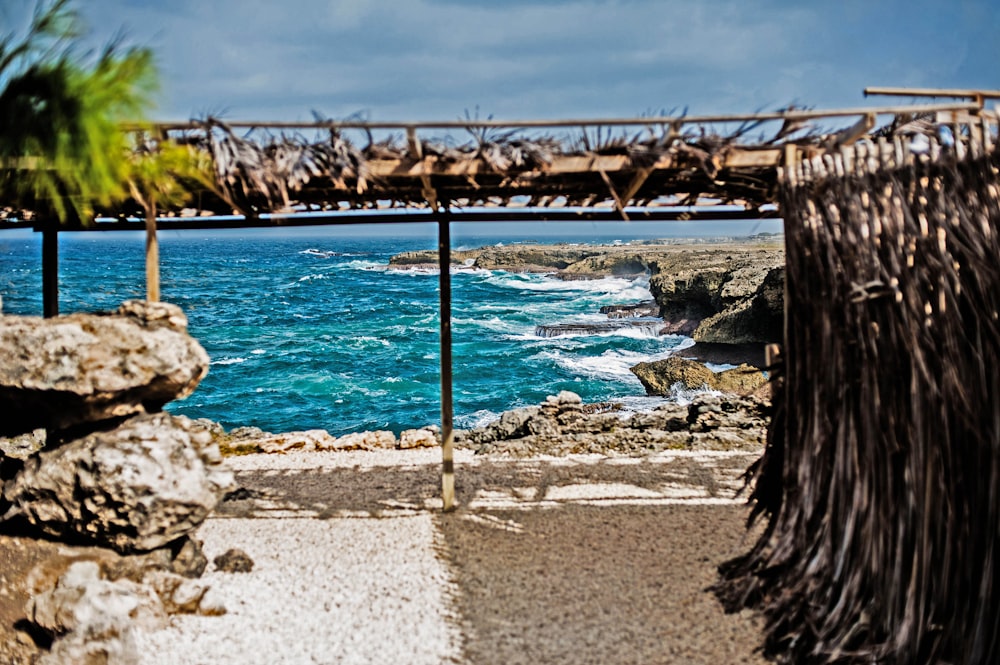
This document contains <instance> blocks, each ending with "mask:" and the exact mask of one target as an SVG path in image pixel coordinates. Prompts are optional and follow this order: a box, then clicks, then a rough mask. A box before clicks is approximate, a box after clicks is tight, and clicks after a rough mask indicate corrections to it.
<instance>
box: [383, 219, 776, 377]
mask: <svg viewBox="0 0 1000 665" xmlns="http://www.w3.org/2000/svg"><path fill="white" fill-rule="evenodd" d="M436 261H437V253H436V252H435V251H424V252H404V253H402V254H398V255H396V256H394V257H392V258H391V259H390V262H389V264H390V267H391V268H395V269H407V268H413V267H417V266H420V267H424V266H428V265H435V264H436ZM452 262H453V263H454V264H455V265H456V266H460V267H463V268H475V269H484V270H505V271H508V272H543V273H547V274H551V275H553V276H555V277H558V278H560V279H600V278H605V277H625V278H640V277H645V278H648V279H649V290H650V293H651V294H652V297H653V299H652V300H651V301H647V302H639V303H620V304H617V305H612V306H607V307H604V308H602V309H601V313H602V314H605V315H606V316H607V317H608V321H607V322H606V323H604V322H602V323H564V322H559V321H553V322H539V325H538V326H537V327H536V330H535V334H536V335H538V336H540V337H556V336H559V335H568V334H586V333H588V332H589V333H592V334H600V333H602V332H607V331H609V330H618V329H621V328H635V329H637V330H642V331H646V332H647V333H652V334H664V335H665V334H678V335H685V336H689V337H691V338H692V339H694V340H695V342H696V344H695V346H694V347H688V348H686V349H684V350H683V351H682V352H679V353H678V354H677V356H678V357H677V358H676V359H673V358H672V359H670V361H669V362H666V361H661V362H656V363H643V364H640V365H637V366H636V367H633V368H632V371H633V373H634V374H636V376H637V377H638V378H639V379H640V381H641V382H642V384H643V386H644V387H645V389H646V391H647V393H648V394H650V395H670V394H671V391H670V389H671V387H672V386H674V385H675V384H680V387H681V388H685V389H697V388H700V387H702V386H704V387H707V388H709V389H717V390H722V391H725V392H736V393H740V394H750V393H756V394H758V395H760V396H765V395H766V392H765V391H764V389H763V386H764V384H765V383H766V378H765V377H764V376H763V374H761V371H760V370H761V369H762V368H763V366H764V346H765V345H766V344H768V343H776V342H780V340H781V339H782V335H783V329H782V328H783V322H784V271H785V267H784V247H783V245H782V244H781V243H780V242H778V241H777V239H776V238H755V239H751V240H747V241H743V242H735V241H726V242H705V241H702V242H693V241H683V242H670V243H667V242H651V243H638V244H628V245H569V244H556V245H536V244H517V245H509V246H503V247H481V248H478V249H472V250H460V251H455V252H453V253H452ZM682 359H683V360H682ZM697 363H712V364H720V365H729V364H732V365H736V366H737V367H736V369H734V370H731V371H730V372H729V373H728V374H725V373H715V372H712V371H710V370H708V369H706V368H705V367H704V366H703V365H702V366H701V368H700V369H699V368H698V367H697V366H696V365H697ZM719 374H722V375H719Z"/></svg>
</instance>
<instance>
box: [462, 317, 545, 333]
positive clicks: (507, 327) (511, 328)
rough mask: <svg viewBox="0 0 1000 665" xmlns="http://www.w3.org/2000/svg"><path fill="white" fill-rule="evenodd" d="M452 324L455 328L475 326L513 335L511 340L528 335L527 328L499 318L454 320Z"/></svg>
mask: <svg viewBox="0 0 1000 665" xmlns="http://www.w3.org/2000/svg"><path fill="white" fill-rule="evenodd" d="M451 322H452V324H453V325H455V326H473V327H476V328H483V329H485V330H489V331H491V332H496V333H506V334H508V335H511V336H512V337H509V338H518V337H520V336H521V334H526V333H525V332H524V330H525V326H524V325H521V324H518V323H514V322H511V321H505V320H503V319H501V318H500V317H499V316H491V317H488V318H478V319H477V318H452V320H451Z"/></svg>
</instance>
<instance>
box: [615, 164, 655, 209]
mask: <svg viewBox="0 0 1000 665" xmlns="http://www.w3.org/2000/svg"><path fill="white" fill-rule="evenodd" d="M652 172H653V167H651V166H647V167H645V168H641V169H639V170H638V171H636V172H635V175H634V176H632V182H630V183H629V184H628V187H627V188H626V189H625V193H624V194H622V201H623V202H624V203H625V205H628V202H629V201H631V200H632V199H633V198H635V195H636V192H638V191H639V189H640V188H641V187H642V185H643V183H645V182H646V180H647V179H648V178H649V174H650V173H652Z"/></svg>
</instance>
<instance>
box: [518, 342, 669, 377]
mask: <svg viewBox="0 0 1000 665" xmlns="http://www.w3.org/2000/svg"><path fill="white" fill-rule="evenodd" d="M671 353H673V348H672V347H671V348H670V349H668V350H664V351H662V352H660V353H642V352H639V351H629V350H625V349H608V350H606V351H604V352H603V353H601V354H600V355H598V356H585V355H584V356H580V355H572V354H566V353H562V352H560V351H559V350H552V351H542V352H540V353H538V354H536V355H535V356H534V358H536V359H538V360H542V361H547V362H553V363H555V364H556V365H558V366H559V367H561V368H563V369H564V370H567V371H569V372H570V373H572V374H575V375H577V376H581V377H584V378H588V379H600V380H605V381H606V380H612V381H628V382H629V383H633V382H638V379H636V378H635V375H633V374H632V371H631V368H632V367H634V366H635V365H638V364H639V363H641V362H651V361H654V360H662V359H664V358H667V357H668V356H670V354H671Z"/></svg>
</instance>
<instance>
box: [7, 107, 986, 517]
mask: <svg viewBox="0 0 1000 665" xmlns="http://www.w3.org/2000/svg"><path fill="white" fill-rule="evenodd" d="M865 92H866V94H895V95H903V94H905V95H909V96H935V97H936V96H941V97H958V98H967V99H970V100H973V101H970V102H953V103H945V104H918V105H908V106H887V107H872V108H852V109H833V110H809V111H801V110H788V111H782V112H775V113H756V114H744V115H705V116H681V117H675V116H662V117H647V118H619V119H572V120H529V121H497V120H478V119H477V120H471V119H470V120H458V121H444V122H422V123H417V122H379V123H369V122H360V121H346V122H345V121H317V122H313V123H291V122H273V121H260V122H257V121H254V122H250V121H239V122H228V123H226V126H227V127H229V128H233V127H240V128H246V129H259V130H323V129H326V130H331V131H342V130H349V129H357V130H363V131H366V132H368V133H369V135H370V134H371V132H373V131H385V130H404V131H405V133H406V141H407V152H406V153H405V155H404V156H403V157H402V158H400V159H396V160H392V159H390V160H382V161H380V162H376V163H373V165H372V169H373V172H374V173H375V175H376V176H380V177H384V178H386V180H388V179H390V178H395V179H396V180H397V181H399V182H407V181H413V182H414V183H416V184H415V186H412V187H411V186H409V185H407V186H405V187H402V188H398V189H397V190H393V191H391V192H388V193H389V194H392V195H393V196H394V197H395V196H399V195H400V194H402V197H401V198H405V199H406V200H405V203H406V204H407V206H413V207H416V208H418V210H416V211H414V210H400V209H399V208H398V207H395V208H394V206H392V205H390V206H388V207H386V206H385V205H383V203H382V200H381V199H379V196H384V195H385V194H386V193H387V191H388V190H379V189H378V188H374V189H373V190H372V191H371V192H369V193H367V194H366V195H364V196H362V192H361V191H360V190H361V183H360V178H359V182H358V183H357V184H356V185H355V183H349V184H350V185H355V186H356V189H357V190H358V191H356V192H353V193H349V192H348V193H347V194H349V200H350V201H352V202H353V203H352V204H351V205H349V206H348V208H346V209H344V208H342V207H341V205H337V204H336V201H328V202H327V204H325V205H324V206H321V209H319V210H316V209H315V207H316V206H315V203H310V204H308V205H306V206H303V207H300V208H299V209H298V210H276V209H272V210H271V211H269V212H263V213H259V211H257V212H255V213H254V214H242V215H240V214H237V215H233V216H227V217H219V216H211V217H201V216H193V217H192V216H189V217H183V216H179V215H180V214H181V213H182V212H183V211H179V210H166V211H164V213H166V214H165V215H164V216H161V217H157V216H156V214H155V212H156V211H155V210H153V211H147V214H146V215H145V216H144V219H140V218H138V216H136V215H134V214H133V213H130V212H128V210H127V209H125V208H123V209H122V210H120V211H118V216H117V217H116V218H111V219H108V218H104V219H98V220H88V223H71V224H69V225H63V226H60V225H58V224H56V223H54V222H52V221H50V220H33V221H24V220H13V221H12V220H10V219H0V230H2V229H4V228H19V227H30V228H33V229H34V230H35V231H38V232H41V234H42V291H43V312H44V315H45V316H55V315H57V314H58V312H59V305H58V256H59V242H58V238H59V233H60V231H68V230H70V231H109V230H139V229H145V230H146V234H147V235H146V277H147V297H148V299H149V300H158V299H159V268H158V263H159V249H158V240H157V226H160V227H161V228H170V229H225V228H264V227H293V226H326V225H344V224H380V223H435V224H436V226H437V232H438V263H439V268H440V278H439V279H440V283H439V286H440V319H441V321H440V344H441V353H440V360H441V438H442V502H443V508H444V509H445V510H451V509H452V508H454V506H455V494H454V453H453V443H454V427H453V400H452V344H451V277H450V266H451V223H453V222H485V221H488V222H505V221H577V222H579V221H619V222H620V221H671V220H698V219H703V220H726V219H731V220H736V219H744V220H747V219H766V218H776V217H778V216H779V211H778V210H777V209H776V206H775V203H776V198H775V197H774V196H773V192H771V193H770V194H768V193H767V191H766V188H765V189H763V190H758V189H754V188H753V187H751V188H750V189H749V190H747V189H746V187H744V185H742V184H737V185H732V189H734V190H736V192H737V193H736V195H735V196H729V193H730V191H729V189H727V188H729V187H730V186H731V183H730V182H729V181H727V180H726V178H727V177H728V178H734V179H735V180H736V181H738V183H742V182H750V181H753V182H754V183H756V182H757V181H761V179H762V178H763V179H764V181H768V179H773V180H775V181H776V180H777V173H778V169H779V168H781V167H786V168H787V167H790V166H794V165H796V164H798V163H799V162H801V161H802V160H806V159H813V158H816V157H822V155H823V154H826V153H829V152H833V151H846V150H847V149H848V148H849V147H850V146H852V145H853V144H855V143H856V142H857V141H859V140H863V141H867V142H869V143H870V144H871V145H872V146H876V144H875V141H874V140H872V137H871V135H870V132H871V131H872V129H873V128H874V127H875V125H876V121H877V118H878V117H880V116H887V115H888V116H893V117H894V118H898V117H900V116H905V117H914V116H917V115H930V116H933V117H934V118H935V121H936V122H937V123H939V124H941V123H944V124H950V125H953V126H954V127H955V128H956V129H959V128H962V131H964V132H965V133H967V134H968V135H969V136H970V139H974V140H978V139H981V138H982V137H983V136H985V137H987V140H989V137H990V135H991V132H992V131H993V130H992V127H993V126H996V124H997V114H996V112H991V111H987V110H986V109H984V100H986V99H997V98H1000V91H982V90H957V91H956V90H912V89H909V90H908V89H898V88H889V89H880V88H869V89H866V91H865ZM851 117H856V118H858V120H857V122H856V123H855V124H854V125H851V126H849V127H847V128H845V129H842V130H840V131H837V132H833V133H830V134H824V135H822V136H816V135H813V136H810V137H806V138H805V139H798V140H792V139H790V138H788V137H790V136H791V135H792V134H793V133H794V131H789V132H788V133H787V134H786V135H785V140H779V139H780V138H782V134H781V132H779V135H778V138H777V139H775V140H773V141H771V142H768V143H765V144H757V145H739V144H730V145H726V146H724V147H725V149H724V150H720V151H718V152H717V153H714V154H710V153H706V155H707V157H708V158H710V160H711V163H710V164H708V165H707V166H705V167H704V168H705V170H706V171H707V172H708V175H709V178H708V179H707V180H706V179H705V178H704V177H702V176H703V175H704V174H697V175H698V177H699V178H700V180H698V182H697V185H698V186H702V185H705V184H706V183H708V186H709V188H710V191H708V192H705V191H700V192H698V191H696V192H689V193H688V198H687V199H679V198H678V196H677V195H676V194H674V193H672V194H671V196H672V197H673V198H670V197H667V198H665V199H664V198H662V197H660V196H659V193H660V192H659V191H649V190H650V187H651V186H652V185H653V184H658V186H663V184H664V183H672V182H676V181H677V180H678V179H680V180H683V179H684V178H687V177H689V176H690V175H691V173H692V171H693V170H695V168H696V167H693V166H692V163H693V162H692V159H691V158H690V154H689V153H690V152H691V151H690V150H688V153H687V154H683V155H679V154H678V152H677V151H672V147H674V146H677V145H679V144H678V143H677V142H678V141H680V140H681V139H680V136H681V130H682V128H683V127H685V126H691V125H695V126H700V127H704V126H705V125H708V124H712V123H722V124H732V123H763V122H781V123H782V131H784V129H785V128H786V127H788V128H792V127H795V126H796V125H797V124H799V123H803V122H807V121H812V120H817V119H824V118H825V119H832V118H851ZM205 127H206V125H205V123H198V122H162V123H154V125H153V130H154V131H153V133H154V134H156V135H158V136H161V137H162V136H169V133H170V132H185V131H194V130H200V129H205ZM615 127H617V128H624V127H645V128H660V129H661V130H662V141H661V142H662V144H663V146H664V150H663V152H662V153H659V155H658V156H657V157H656V158H655V160H654V161H652V162H651V163H637V162H636V161H635V160H634V159H632V158H631V157H630V156H628V155H617V154H606V155H602V154H597V153H592V152H588V153H587V154H585V155H566V156H565V157H560V161H559V163H556V162H555V161H553V163H552V164H549V165H547V166H546V167H545V168H542V169H535V171H532V172H530V173H526V172H525V171H524V170H521V171H518V172H512V173H509V174H497V173H496V172H495V171H496V169H495V168H493V169H491V168H490V167H489V165H488V164H484V163H483V162H484V160H483V159H482V158H480V157H479V156H476V157H473V158H470V159H469V160H466V161H465V162H459V163H447V162H444V161H442V160H440V159H437V158H435V157H433V156H427V155H425V154H424V153H423V150H422V143H421V141H420V140H418V132H421V131H424V132H425V131H427V130H430V129H438V130H440V129H445V130H448V129H466V130H474V129H480V130H485V129H504V130H539V129H550V128H581V129H583V131H584V132H586V131H587V130H588V129H595V128H597V129H601V128H615ZM958 135H960V132H958V131H956V136H958ZM959 142H960V143H961V141H959ZM682 143H683V142H682ZM892 149H896V150H901V149H903V147H902V145H901V144H900V145H898V146H894V145H892V144H889V143H888V142H887V140H886V139H885V137H879V138H878V143H877V147H875V148H874V149H873V150H872V151H871V152H869V153H868V154H883V153H884V152H885V151H886V150H892ZM697 158H698V159H700V160H701V161H702V164H703V166H704V164H705V159H706V156H705V155H700V156H697ZM553 172H556V173H558V174H562V175H561V176H560V177H565V178H567V179H568V180H563V181H556V186H557V187H558V183H559V182H584V181H585V182H586V183H587V184H586V185H585V187H591V189H592V190H593V195H592V198H590V199H587V200H586V201H585V202H584V204H583V205H577V206H574V205H566V204H567V203H568V201H564V202H563V203H562V204H560V203H558V202H557V201H553V200H552V198H553V197H552V196H551V195H549V194H544V195H543V196H541V200H540V201H539V205H531V203H533V202H534V200H535V197H534V196H533V191H534V190H533V189H532V187H533V185H534V186H535V187H536V189H537V190H538V191H539V192H548V191H550V188H546V187H545V186H543V185H544V180H545V178H546V177H549V176H551V175H552V173H553ZM484 174H486V175H489V176H490V177H492V178H493V179H494V181H495V180H497V176H498V175H499V176H503V177H502V178H501V179H499V185H496V184H493V185H491V187H494V190H495V191H500V192H501V194H503V193H504V191H505V190H504V187H506V188H507V191H506V194H507V195H508V196H507V197H506V198H505V199H504V198H503V197H502V196H501V199H502V200H501V201H499V202H495V205H496V207H493V204H494V202H493V200H492V199H488V200H483V201H480V200H477V199H475V198H474V197H475V195H476V194H475V192H476V190H478V189H479V187H480V185H479V184H478V183H477V181H476V178H477V177H479V176H482V175H484ZM654 174H657V179H656V181H655V182H654V180H653V179H652V176H653V175H654ZM598 176H599V180H597V179H596V177H598ZM456 178H465V179H466V180H467V181H468V183H469V184H468V186H467V187H466V188H465V189H464V190H463V189H460V190H452V191H451V192H450V193H449V190H447V189H445V190H444V191H439V186H440V185H441V184H448V185H449V186H454V182H455V179H456ZM717 178H722V180H719V179H717ZM447 179H450V180H447ZM574 179H575V180H574ZM446 180H447V183H446V182H445V181H446ZM616 180H617V182H616ZM595 182H600V183H603V185H602V186H601V187H600V191H597V189H596V188H595V187H594V184H593V183H595ZM754 186H756V185H754ZM644 188H645V190H644ZM711 188H714V191H712V190H711ZM744 190H746V191H750V192H751V193H752V194H753V196H752V197H750V198H747V197H745V196H744V194H745V193H746V192H745V191H744ZM325 191H327V192H328V190H325ZM456 191H458V192H459V193H461V192H467V193H468V195H467V196H466V197H465V198H463V199H459V200H458V203H459V205H456V197H455V192H456ZM345 192H346V190H345ZM761 192H763V193H761ZM720 193H721V194H722V195H721V196H720ZM347 194H344V195H347ZM442 194H443V195H444V197H445V199H444V200H442ZM338 196H339V195H338ZM525 197H528V198H529V199H530V200H529V201H528V202H525V201H523V198H525ZM557 198H558V197H557ZM514 199H522V200H514ZM132 210H134V207H133V208H132ZM473 210H475V211H476V212H473ZM236 212H238V211H236ZM258 213H259V214H258Z"/></svg>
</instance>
